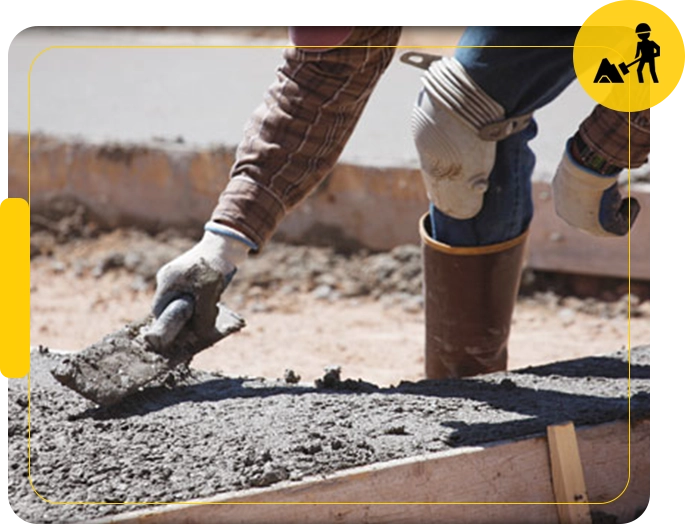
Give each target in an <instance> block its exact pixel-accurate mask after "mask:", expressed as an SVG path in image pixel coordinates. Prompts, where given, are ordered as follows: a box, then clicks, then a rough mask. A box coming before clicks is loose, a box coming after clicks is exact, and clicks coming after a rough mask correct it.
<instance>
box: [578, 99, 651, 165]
mask: <svg viewBox="0 0 686 524" xmlns="http://www.w3.org/2000/svg"><path fill="white" fill-rule="evenodd" d="M629 128H631V137H630V136H629ZM578 135H579V136H580V138H581V139H582V140H583V142H584V144H585V146H586V149H587V151H586V152H585V153H584V154H583V158H579V159H578V160H580V161H581V162H582V163H584V164H586V165H589V164H593V157H594V158H595V160H596V161H604V162H605V163H607V164H611V165H613V166H615V167H616V168H627V167H632V168H635V167H640V166H642V165H643V164H645V163H646V161H647V160H648V155H649V154H650V109H646V110H644V111H638V112H635V113H622V112H619V111H613V110H612V109H608V108H607V107H605V106H602V105H597V106H596V107H595V109H594V110H593V112H592V113H591V114H590V115H589V116H588V117H587V118H586V119H585V120H584V121H583V122H582V123H581V126H580V127H579V131H578ZM629 138H631V158H629ZM589 167H591V168H593V165H589Z"/></svg>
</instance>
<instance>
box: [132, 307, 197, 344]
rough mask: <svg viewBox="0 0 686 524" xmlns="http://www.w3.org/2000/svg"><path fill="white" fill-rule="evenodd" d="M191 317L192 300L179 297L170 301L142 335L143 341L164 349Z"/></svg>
mask: <svg viewBox="0 0 686 524" xmlns="http://www.w3.org/2000/svg"><path fill="white" fill-rule="evenodd" d="M192 315H193V299H192V298H191V297H187V296H185V297H179V298H176V299H174V300H172V301H171V302H170V303H169V304H168V305H167V307H166V308H165V310H164V311H162V314H161V315H160V316H159V317H158V318H157V319H155V321H154V322H153V324H152V326H151V327H150V330H149V331H148V332H147V333H145V335H143V338H144V339H145V341H146V342H147V343H148V344H150V345H152V346H153V347H154V348H156V349H162V348H166V347H167V346H168V345H169V344H171V342H172V341H173V340H174V339H175V338H176V336H177V335H178V334H179V331H181V329H182V328H183V326H185V325H186V322H188V319H190V318H191V316H192Z"/></svg>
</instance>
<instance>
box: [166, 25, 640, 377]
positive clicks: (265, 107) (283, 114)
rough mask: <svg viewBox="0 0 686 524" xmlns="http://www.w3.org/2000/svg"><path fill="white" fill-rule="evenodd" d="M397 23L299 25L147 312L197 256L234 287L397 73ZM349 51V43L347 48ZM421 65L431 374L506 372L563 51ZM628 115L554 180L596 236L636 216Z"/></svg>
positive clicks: (601, 114) (170, 293)
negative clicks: (195, 233) (623, 182)
mask: <svg viewBox="0 0 686 524" xmlns="http://www.w3.org/2000/svg"><path fill="white" fill-rule="evenodd" d="M575 35H576V30H575V29H572V28H468V29H467V30H466V31H465V33H464V35H463V37H462V38H461V40H460V43H459V44H460V45H463V46H535V45H539V46H565V45H572V44H573V42H574V37H575ZM399 36H400V28H397V27H357V28H340V27H339V28H335V29H334V28H292V29H291V38H292V40H293V42H294V43H295V45H297V46H313V45H319V46H326V48H321V47H319V48H310V49H306V48H301V47H298V48H289V49H286V50H285V52H284V63H283V65H282V66H281V67H280V68H279V70H278V72H277V80H276V81H275V82H274V84H272V86H271V87H270V88H269V90H268V91H267V94H266V97H265V100H264V102H263V104H262V105H261V106H260V107H259V108H258V109H257V110H256V111H255V113H254V114H253V115H252V117H251V119H250V121H249V123H248V125H247V127H246V129H245V134H244V137H243V140H242V141H241V143H240V145H239V146H238V149H237V152H236V162H235V164H234V166H233V168H232V170H231V178H230V180H229V183H228V185H227V187H226V189H225V190H224V191H223V192H222V194H221V196H220V197H219V203H218V205H217V206H216V208H215V210H214V212H213V214H212V217H211V219H210V221H209V222H208V223H207V224H206V225H205V233H204V236H203V238H202V240H201V241H200V242H199V243H198V244H197V245H195V246H194V247H193V248H192V249H190V250H189V251H187V252H186V253H184V254H182V255H181V256H179V257H178V258H176V259H174V260H172V261H171V262H170V263H169V264H167V265H165V266H164V267H163V268H161V269H160V271H159V272H158V275H157V292H156V295H155V298H154V301H153V312H154V313H155V315H159V314H160V313H161V312H162V311H163V310H164V308H165V306H166V305H167V304H168V303H169V302H170V301H171V300H172V299H173V298H175V297H176V296H178V295H179V294H181V293H183V292H184V289H183V287H182V286H180V285H179V282H181V281H182V280H183V279H182V278H181V276H182V275H184V274H185V273H186V272H187V271H188V270H189V268H190V267H192V266H193V265H194V264H197V262H198V261H199V260H200V259H205V261H206V262H207V263H209V264H210V265H211V266H212V267H213V268H215V269H216V270H218V271H221V272H222V273H223V274H224V275H226V282H227V284H228V283H229V282H230V280H231V277H232V276H233V274H234V273H235V271H236V269H237V268H238V267H240V265H241V264H242V263H243V262H244V261H245V260H246V257H247V255H248V252H249V251H251V250H252V251H258V250H259V249H260V248H261V247H262V246H263V245H264V244H265V243H266V242H267V241H268V240H269V238H270V236H271V235H272V233H273V232H274V230H275V229H276V227H277V225H278V224H279V222H280V221H281V220H282V219H283V218H284V216H285V215H286V214H287V213H288V211H290V210H291V209H292V208H293V207H294V206H296V205H297V204H298V203H299V202H301V201H302V200H303V199H304V198H305V197H306V196H307V195H308V194H309V193H311V192H312V191H313V190H314V189H315V187H316V186H317V184H318V183H319V182H320V181H321V180H322V179H323V178H324V176H325V175H326V174H328V172H329V171H330V170H331V168H332V167H333V166H334V164H335V162H336V160H337V159H338V157H339V155H340V153H341V151H342V149H343V147H344V145H345V144H346V142H347V140H348V138H349V137H350V135H351V133H352V131H353V128H354V126H355V125H356V123H357V121H358V119H359V117H360V115H361V113H362V110H363V109H364V107H365V105H366V103H367V101H368V99H369V96H370V95H371V93H372V91H373V89H374V87H375V85H376V83H377V81H378V80H379V78H380V77H381V75H382V74H383V72H384V70H385V69H386V68H387V66H388V64H389V63H390V61H391V59H392V57H393V54H394V47H393V46H395V45H397V42H398V39H399ZM337 46H343V47H337ZM414 59H415V63H416V62H417V61H419V62H420V65H422V66H424V67H426V68H427V72H426V73H425V74H424V76H423V79H422V82H423V89H422V90H421V93H420V95H419V98H418V101H417V104H416V107H415V109H414V113H413V116H412V126H413V133H414V136H415V142H416V145H417V149H418V153H419V157H420V161H421V166H422V172H423V178H424V182H425V185H426V188H427V192H428V195H429V198H430V200H431V205H430V209H429V212H428V213H427V215H426V216H424V217H422V219H421V222H420V234H421V238H422V244H423V260H424V262H423V263H424V277H425V312H426V348H425V350H426V374H427V377H429V378H446V377H463V376H471V375H475V374H480V373H487V372H492V371H497V370H503V369H505V367H506V365H507V340H508V337H509V330H510V323H511V318H512V313H513V308H514V303H515V299H516V296H517V290H518V286H519V278H520V274H521V269H522V263H523V258H524V246H525V241H526V235H527V231H528V228H529V224H530V222H531V218H532V214H533V206H532V199H531V184H530V179H531V174H532V171H533V167H534V162H535V159H534V154H533V152H532V151H531V150H530V148H529V147H528V142H529V141H530V140H531V139H532V138H534V136H535V135H536V123H535V121H534V119H533V117H532V113H533V112H534V111H535V110H536V109H538V108H540V107H542V106H544V105H545V104H547V103H549V102H550V101H552V100H553V99H554V98H555V97H557V96H558V95H559V94H560V93H561V92H562V91H563V90H564V89H565V87H567V86H568V85H569V83H570V82H571V81H572V80H573V79H574V78H575V74H574V69H573V67H572V51H571V49H565V48H546V47H540V48H535V47H526V48H489V47H469V48H460V49H458V50H457V52H456V54H455V57H454V58H453V57H446V58H442V59H439V60H433V59H432V58H430V57H425V56H421V55H416V54H415V56H414ZM626 128H627V125H626V115H622V114H619V113H615V112H612V111H609V110H607V109H605V108H603V107H597V108H596V110H595V111H594V113H593V114H592V115H591V116H590V117H589V118H587V119H586V121H584V123H583V124H582V125H581V127H580V129H579V131H578V132H577V134H576V135H575V136H574V137H573V138H572V139H570V141H569V142H568V144H567V148H566V152H565V154H564V157H563V160H562V162H561V164H560V167H559V169H558V173H557V175H556V177H555V181H554V184H553V185H554V189H555V203H556V208H557V210H558V213H559V214H560V215H561V216H562V217H563V218H564V219H565V220H566V221H567V222H569V223H570V224H572V225H573V226H575V227H579V228H581V229H584V230H587V231H589V232H591V233H593V234H599V235H609V236H616V235H624V234H626V233H627V231H628V229H629V227H630V225H631V223H632V222H633V219H634V218H635V215H636V212H637V210H638V205H637V204H636V203H635V202H632V203H631V210H632V217H628V215H627V213H626V208H627V204H628V203H627V201H626V199H623V198H622V196H621V194H620V193H619V191H618V189H617V176H618V173H619V171H620V170H621V169H622V168H624V167H626V166H627V165H628V164H629V162H628V161H627V129H626ZM648 133H649V117H648V116H647V114H643V116H642V117H641V119H638V118H633V115H632V133H631V138H632V146H631V155H632V156H631V162H630V163H631V166H632V167H636V166H638V165H641V164H643V163H644V162H645V160H646V158H647V154H648V150H649V134H648Z"/></svg>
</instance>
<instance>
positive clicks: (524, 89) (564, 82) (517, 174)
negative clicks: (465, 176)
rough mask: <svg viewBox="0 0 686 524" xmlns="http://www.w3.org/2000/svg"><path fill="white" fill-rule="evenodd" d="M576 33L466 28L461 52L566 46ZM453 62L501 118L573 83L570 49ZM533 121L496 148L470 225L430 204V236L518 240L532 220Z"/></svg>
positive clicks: (485, 54)
mask: <svg viewBox="0 0 686 524" xmlns="http://www.w3.org/2000/svg"><path fill="white" fill-rule="evenodd" d="M577 32H578V28H577V27H552V28H551V27H540V28H539V27H532V28H524V27H512V28H509V27H469V28H467V29H466V31H465V33H464V35H463V36H462V38H461V39H460V42H459V43H458V45H462V46H524V45H529V46H533V45H540V46H572V45H574V39H575V38H576V34H577ZM455 58H456V59H457V60H459V61H460V63H461V64H462V65H463V66H464V67H465V69H466V70H467V72H468V73H469V75H470V76H471V77H472V78H473V79H474V80H475V81H476V83H477V84H479V86H481V88H482V89H483V90H484V91H486V93H488V94H489V95H490V96H491V97H492V98H493V99H494V100H496V101H497V102H499V103H500V105H502V106H503V107H504V108H505V112H506V115H507V116H508V117H512V116H518V115H523V114H526V113H530V112H531V111H534V110H536V109H539V108H541V107H543V106H544V105H546V104H547V103H549V102H551V101H552V100H554V99H555V98H556V97H557V96H558V95H559V94H560V93H561V92H562V91H563V90H564V89H565V88H566V87H567V86H568V85H569V84H570V83H571V82H572V80H574V79H575V78H576V74H575V72H574V67H573V63H572V49H571V48H551V47H543V48H512V49H509V48H487V47H486V48H484V47H475V48H458V49H457V50H456V52H455ZM536 132H537V127H536V122H535V121H534V120H532V121H531V123H530V124H529V126H528V127H527V128H525V129H524V130H523V131H521V132H519V133H516V134H514V135H512V136H510V137H509V138H506V139H505V140H501V141H500V142H498V143H497V148H496V159H495V166H494V168H493V171H492V172H491V175H490V181H489V189H488V191H487V192H486V193H485V195H484V205H483V208H482V209H481V211H479V213H478V214H477V215H476V216H475V217H473V218H470V219H467V220H459V219H456V218H452V217H450V216H448V215H446V214H444V213H442V212H441V211H440V210H438V209H437V208H436V207H435V206H434V205H433V204H431V206H430V210H429V211H430V215H431V225H432V229H433V231H432V237H433V238H434V239H436V240H438V241H439V242H443V243H445V244H448V245H451V246H481V245H489V244H497V243H499V242H504V241H505V240H509V239H511V238H515V237H517V236H519V235H520V234H522V233H523V232H524V231H525V230H526V229H527V228H528V227H529V223H530V222H531V218H532V217H533V202H532V198H531V175H532V173H533V170H534V165H535V162H536V158H535V155H534V153H533V151H531V148H530V147H529V141H530V140H531V139H533V138H534V137H535V136H536Z"/></svg>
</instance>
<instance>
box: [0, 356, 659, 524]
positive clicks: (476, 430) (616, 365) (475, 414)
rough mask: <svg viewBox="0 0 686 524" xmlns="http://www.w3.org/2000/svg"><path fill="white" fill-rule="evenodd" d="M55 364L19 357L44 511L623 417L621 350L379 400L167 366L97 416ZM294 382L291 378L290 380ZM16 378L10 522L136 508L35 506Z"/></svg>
mask: <svg viewBox="0 0 686 524" xmlns="http://www.w3.org/2000/svg"><path fill="white" fill-rule="evenodd" d="M59 358H60V356H59V355H54V354H51V353H50V352H48V351H43V352H38V351H34V352H32V360H31V373H30V387H31V394H30V401H31V402H30V408H31V409H30V413H31V435H30V437H31V439H30V449H31V472H30V474H31V480H32V482H33V485H34V487H35V489H36V491H37V492H38V493H40V495H41V497H44V498H45V499H48V500H50V501H53V502H110V503H120V502H124V501H128V502H161V501H166V502H170V501H182V500H188V499H193V498H196V499H197V498H204V497H209V496H211V495H214V494H218V493H223V492H231V491H237V490H241V489H245V488H250V487H262V486H269V485H272V484H275V483H277V482H279V481H283V480H295V481H297V480H299V479H302V478H303V477H305V476H307V475H313V474H327V473H331V472H334V471H340V470H343V469H346V468H350V467H354V466H361V465H365V464H372V463H378V462H383V461H386V460H390V459H395V458H402V457H412V456H416V455H419V454H422V453H427V452H434V451H441V450H447V449H450V448H456V447H461V446H470V445H480V444H484V443H487V442H493V441H498V440H503V439H519V438H528V437H531V436H534V435H542V434H543V433H544V432H545V428H546V426H547V425H549V424H552V423H559V422H563V421H567V420H572V421H574V422H575V424H576V425H577V426H583V425H593V424H600V423H603V422H609V421H616V420H622V419H625V418H627V416H628V407H629V406H628V404H629V402H627V398H628V381H627V375H628V371H629V366H628V365H627V357H626V352H618V353H614V354H611V355H607V356H600V357H591V358H583V359H578V360H574V361H569V362H562V363H557V364H553V365H547V366H542V367H535V368H527V369H523V370H519V371H513V372H509V373H497V374H493V375H489V376H485V377H481V378H477V379H468V380H459V381H423V382H417V383H409V382H408V383H405V382H404V383H401V384H399V385H398V386H397V387H394V388H388V389H381V388H378V387H376V386H375V385H373V384H369V383H367V382H364V381H362V380H351V379H347V380H341V379H340V377H339V375H338V373H337V372H336V371H333V372H332V371H331V370H330V371H329V373H328V376H326V377H325V378H323V379H322V380H321V381H319V382H318V386H317V387H314V386H308V385H304V384H289V383H287V382H286V381H284V380H275V381H269V380H265V379H247V378H229V377H225V376H221V375H216V374H207V373H200V372H197V371H190V370H185V371H184V370H183V369H179V370H177V372H176V373H175V374H174V375H173V376H170V377H169V378H168V380H166V381H164V382H162V383H160V385H159V386H157V387H155V388H153V389H150V390H146V391H144V392H142V393H139V394H137V395H136V396H134V397H131V398H130V399H129V400H128V401H127V402H126V403H125V404H123V405H118V406H116V407H111V408H97V407H96V406H95V405H94V404H93V403H91V402H89V401H87V400H85V399H83V398H82V397H80V396H78V395H76V394H75V393H73V392H71V391H69V390H66V389H65V388H63V387H62V386H61V385H59V384H58V383H57V382H56V381H55V380H54V378H53V377H52V376H51V374H50V373H49V369H50V367H51V366H52V365H54V363H55V361H56V360H58V359H59ZM631 360H632V365H631V368H630V370H631V417H632V419H633V420H636V419H640V418H648V417H649V415H650V387H649V379H650V353H649V348H648V347H644V348H634V349H633V350H632V351H631ZM296 371H297V370H296ZM27 386H28V381H27V380H26V379H22V380H13V381H10V387H9V406H8V407H9V416H10V419H9V466H10V467H9V475H10V478H9V499H10V503H11V505H12V507H13V509H14V510H15V512H17V514H18V515H19V516H20V517H22V518H23V519H25V520H27V521H29V522H33V523H39V522H73V521H78V520H84V519H89V518H95V517H98V516H102V515H108V514H114V513H121V512H126V511H130V510H132V509H136V508H140V506H125V505H117V504H108V505H102V504H90V505H82V504H81V505H79V504H49V503H47V502H46V501H45V500H41V499H40V498H39V497H38V496H37V495H36V493H34V492H33V490H32V489H31V485H30V484H29V480H28V478H27V475H28V471H27V466H26V465H27V446H26V437H27V424H28V420H27V406H28V402H27Z"/></svg>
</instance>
